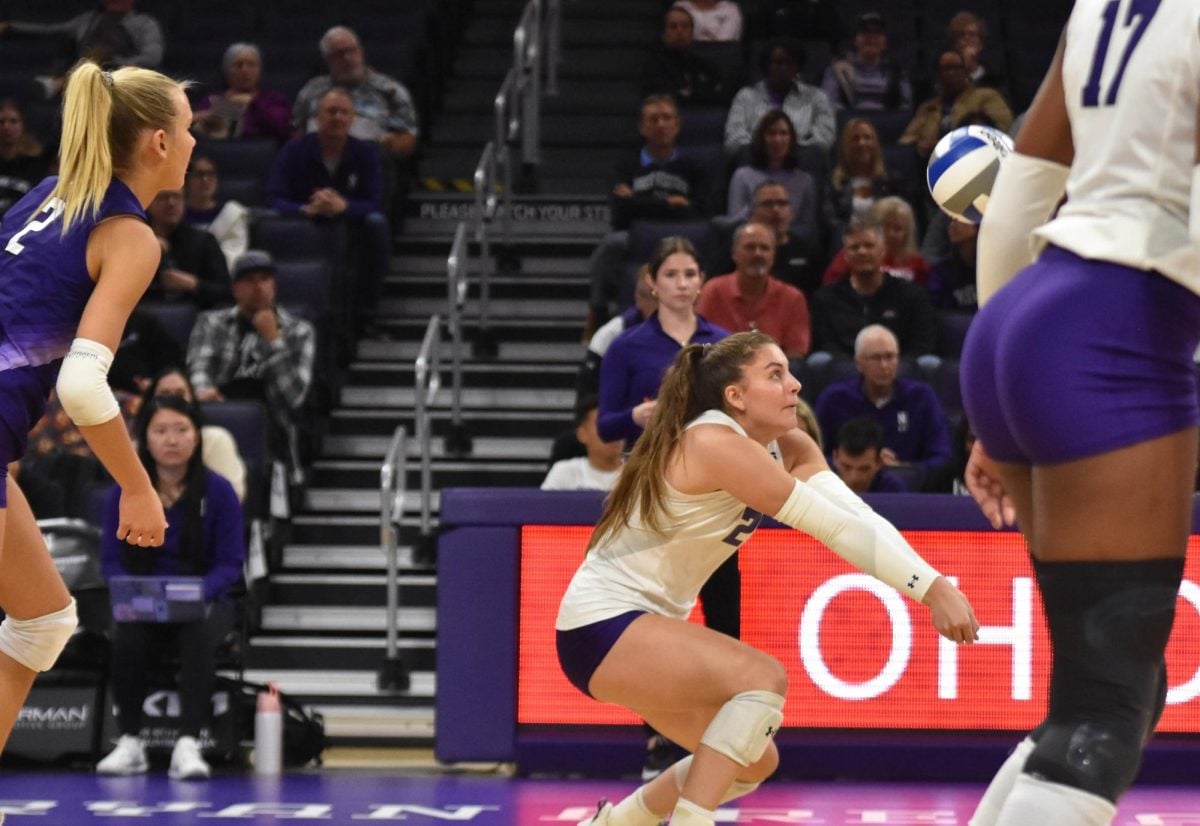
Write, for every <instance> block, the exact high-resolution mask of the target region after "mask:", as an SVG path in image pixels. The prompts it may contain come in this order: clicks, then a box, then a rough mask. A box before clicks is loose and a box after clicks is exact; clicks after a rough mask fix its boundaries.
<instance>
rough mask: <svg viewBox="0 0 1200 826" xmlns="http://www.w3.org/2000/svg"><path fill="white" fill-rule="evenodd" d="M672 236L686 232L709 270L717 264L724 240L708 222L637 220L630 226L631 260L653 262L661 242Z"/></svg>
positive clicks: (686, 236) (683, 234) (639, 262)
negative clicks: (721, 239) (722, 240)
mask: <svg viewBox="0 0 1200 826" xmlns="http://www.w3.org/2000/svg"><path fill="white" fill-rule="evenodd" d="M671 235H682V236H683V237H684V238H686V239H688V240H689V241H691V242H692V245H693V246H694V247H695V248H696V253H697V254H698V255H699V256H700V265H701V267H703V268H704V271H705V272H708V271H709V269H710V267H712V266H715V264H716V261H717V256H718V254H719V249H720V240H719V238H718V237H717V232H716V230H715V229H713V227H712V224H710V223H709V222H708V221H634V222H633V225H632V226H630V228H629V258H630V260H631V261H633V262H636V263H637V264H639V265H640V264H643V263H645V262H646V261H649V260H650V257H651V256H652V255H654V250H655V248H656V247H657V246H658V242H659V241H661V240H662V239H664V238H666V237H668V236H671Z"/></svg>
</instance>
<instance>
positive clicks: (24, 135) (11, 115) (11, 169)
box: [0, 98, 50, 218]
mask: <svg viewBox="0 0 1200 826" xmlns="http://www.w3.org/2000/svg"><path fill="white" fill-rule="evenodd" d="M49 166H50V163H49V160H48V159H47V158H46V154H45V152H44V150H43V149H42V144H41V142H40V141H38V139H37V138H36V137H35V136H34V135H32V134H30V133H29V132H28V131H26V129H25V113H24V112H22V111H21V107H20V105H18V104H17V102H16V101H15V100H13V99H11V98H4V99H2V100H0V218H2V217H4V213H5V212H8V208H9V207H10V206H12V205H13V204H15V203H16V202H17V201H19V200H21V198H22V197H23V196H24V195H25V193H26V192H28V191H29V190H30V189H32V188H33V186H34V185H35V184H37V183H38V182H39V181H40V180H42V178H44V177H46V172H47V170H48V169H49Z"/></svg>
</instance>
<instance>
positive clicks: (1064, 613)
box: [1025, 559, 1183, 802]
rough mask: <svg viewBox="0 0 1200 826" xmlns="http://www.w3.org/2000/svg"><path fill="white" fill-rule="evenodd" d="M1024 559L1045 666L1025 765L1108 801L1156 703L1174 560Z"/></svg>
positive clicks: (1122, 782)
mask: <svg viewBox="0 0 1200 826" xmlns="http://www.w3.org/2000/svg"><path fill="white" fill-rule="evenodd" d="M1034 567H1035V570H1036V571H1037V575H1038V584H1039V586H1040V587H1041V590H1042V600H1043V604H1044V605H1045V609H1046V620H1047V623H1048V625H1049V627H1050V638H1051V641H1052V643H1053V645H1054V666H1053V674H1052V676H1051V681H1050V709H1049V714H1048V715H1047V717H1046V721H1045V723H1043V724H1042V725H1041V726H1039V728H1038V730H1037V737H1036V739H1037V747H1036V748H1035V749H1034V751H1033V753H1032V754H1031V755H1030V758H1029V762H1028V763H1026V765H1025V771H1026V772H1028V773H1031V774H1038V775H1042V776H1044V777H1045V778H1046V779H1047V780H1050V781H1052V782H1056V783H1064V784H1066V785H1069V786H1074V787H1076V788H1080V789H1083V790H1084V791H1087V792H1090V793H1092V794H1096V795H1099V796H1101V797H1104V798H1107V799H1108V800H1111V801H1113V802H1116V800H1117V799H1118V798H1119V797H1120V796H1121V794H1122V793H1123V792H1124V791H1125V790H1126V789H1128V788H1129V786H1130V784H1132V783H1133V779H1134V777H1135V776H1136V775H1137V771H1138V767H1139V766H1140V764H1141V753H1142V747H1143V745H1144V744H1145V741H1146V740H1147V739H1148V738H1149V736H1150V734H1151V732H1152V731H1153V728H1154V724H1155V723H1156V722H1157V719H1158V715H1159V714H1161V712H1162V703H1163V700H1164V698H1165V689H1166V681H1165V679H1164V676H1165V674H1164V668H1163V653H1164V651H1165V650H1166V646H1167V638H1168V637H1169V636H1170V633H1171V624H1172V623H1173V621H1174V618H1175V602H1176V596H1177V594H1178V591H1179V582H1180V580H1181V579H1182V576H1183V560H1182V559H1151V560H1144V561H1139V562H1060V563H1043V562H1035V563H1034Z"/></svg>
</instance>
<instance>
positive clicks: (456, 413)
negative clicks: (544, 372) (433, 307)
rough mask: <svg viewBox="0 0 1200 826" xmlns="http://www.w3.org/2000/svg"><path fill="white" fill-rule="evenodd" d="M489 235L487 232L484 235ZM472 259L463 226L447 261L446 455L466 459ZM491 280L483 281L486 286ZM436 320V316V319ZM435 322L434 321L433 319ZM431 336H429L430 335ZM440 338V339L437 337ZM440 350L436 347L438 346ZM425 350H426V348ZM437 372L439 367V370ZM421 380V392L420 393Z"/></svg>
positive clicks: (484, 316) (468, 444) (483, 298)
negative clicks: (466, 315) (465, 370)
mask: <svg viewBox="0 0 1200 826" xmlns="http://www.w3.org/2000/svg"><path fill="white" fill-rule="evenodd" d="M477 232H479V231H477ZM484 234H485V235H486V232H484ZM469 268H470V257H469V253H468V250H467V225H466V223H459V225H458V228H457V229H456V230H455V231H454V243H452V244H451V245H450V255H449V256H448V257H447V258H446V305H447V313H446V326H447V327H448V328H449V332H450V365H451V367H450V377H451V379H450V388H451V389H450V430H449V432H448V433H447V434H446V438H445V439H444V440H443V444H444V446H445V448H446V452H447V453H449V454H454V455H456V456H464V455H466V454H469V453H470V452H471V448H472V441H471V434H470V433H469V431H468V430H467V426H466V424H464V422H463V420H462V362H463V312H464V310H465V308H466V302H467V275H468V270H469ZM486 280H487V277H486V275H484V276H483V277H482V279H481V281H482V282H483V283H486ZM486 300H487V299H486V295H484V294H482V291H481V295H480V307H481V309H480V327H481V328H482V327H483V326H484V325H485V324H486V323H487V314H486V310H484V309H482V308H483V306H484V304H485V302H486ZM435 318H436V316H435ZM431 323H432V320H431ZM426 337H428V334H427V336H426ZM434 337H435V338H437V336H436V335H435V336H434ZM435 349H436V347H435ZM422 351H424V347H422ZM435 369H436V368H435ZM419 385H420V382H419V381H418V391H417V392H418V393H420V387H419Z"/></svg>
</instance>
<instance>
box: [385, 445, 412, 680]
mask: <svg viewBox="0 0 1200 826" xmlns="http://www.w3.org/2000/svg"><path fill="white" fill-rule="evenodd" d="M407 446H408V432H407V431H406V430H405V429H404V426H403V425H400V426H399V427H397V428H396V430H395V431H394V432H393V433H392V441H391V443H390V444H389V445H388V450H387V455H385V456H384V457H383V467H381V468H380V470H379V529H380V537H379V540H380V545H381V546H382V548H383V553H384V558H385V559H386V560H387V651H386V653H385V654H384V659H383V665H382V666H381V667H380V669H379V674H378V678H377V680H376V683H377V685H378V686H379V688H380V689H381V690H383V691H408V690H409V688H410V687H411V679H410V675H409V671H408V665H407V663H405V662H404V658H403V656H402V655H401V654H400V648H399V644H398V639H397V637H398V628H397V624H398V622H399V613H400V584H399V567H400V560H399V553H400V552H399V545H400V516H401V514H402V513H403V512H404V493H405V487H406V476H407V471H408V457H407V455H406V451H407Z"/></svg>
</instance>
